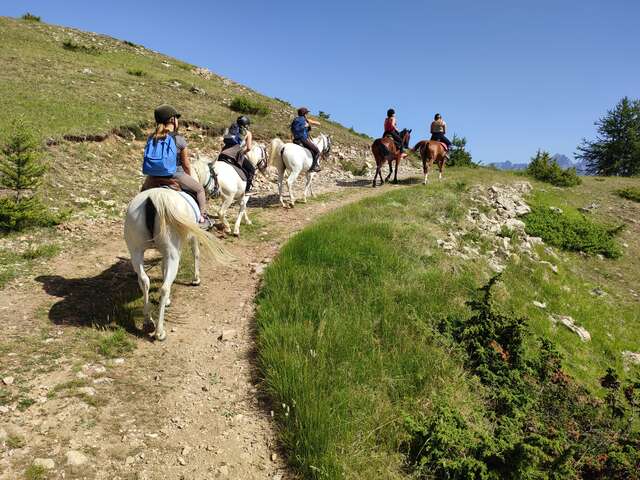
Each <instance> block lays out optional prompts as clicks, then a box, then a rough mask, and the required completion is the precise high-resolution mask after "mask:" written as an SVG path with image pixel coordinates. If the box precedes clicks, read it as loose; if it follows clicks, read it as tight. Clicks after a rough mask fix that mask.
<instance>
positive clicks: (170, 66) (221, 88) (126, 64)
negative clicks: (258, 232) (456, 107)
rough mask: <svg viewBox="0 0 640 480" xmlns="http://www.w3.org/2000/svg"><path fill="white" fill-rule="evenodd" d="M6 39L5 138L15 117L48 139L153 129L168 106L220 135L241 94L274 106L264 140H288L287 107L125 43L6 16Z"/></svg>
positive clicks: (263, 122)
mask: <svg viewBox="0 0 640 480" xmlns="http://www.w3.org/2000/svg"><path fill="white" fill-rule="evenodd" d="M0 36H1V37H2V40H3V48H2V51H1V52H0V62H1V63H2V65H3V68H2V71H0V108H2V111H3V112H4V115H3V116H2V118H1V119H0V137H3V136H4V135H6V133H7V131H8V128H9V126H10V123H11V121H12V119H13V118H14V117H15V116H24V117H25V118H26V119H27V120H28V121H29V122H30V123H31V124H33V125H34V126H35V127H36V128H37V129H38V130H39V132H40V133H41V135H42V136H43V137H45V138H54V139H59V138H61V137H63V136H64V135H96V134H105V133H108V132H111V131H113V130H114V129H117V128H119V127H123V126H135V125H141V124H142V125H145V124H149V122H150V121H151V120H152V112H153V109H154V108H155V107H156V106H157V105H158V104H160V103H163V102H167V103H172V104H174V105H175V106H176V107H177V108H178V109H179V110H180V111H181V112H182V113H183V117H184V118H185V119H186V120H188V121H193V122H198V123H200V124H203V125H205V126H207V127H210V128H213V130H214V131H215V132H216V133H219V132H220V131H221V130H222V129H223V128H224V127H226V126H228V124H229V122H231V121H232V120H233V119H235V118H236V117H237V115H238V114H237V113H236V112H233V111H232V110H231V109H230V108H229V105H230V104H231V102H232V100H233V98H234V97H236V96H245V97H248V98H250V99H252V100H255V101H258V102H260V103H261V104H263V105H264V106H266V107H267V108H268V109H269V113H268V114H266V115H264V116H254V127H253V129H254V131H255V133H256V134H257V136H258V137H260V138H265V139H266V138H272V137H274V136H276V135H278V136H283V137H284V136H288V125H289V123H290V119H291V118H292V117H293V113H294V108H293V106H291V105H289V104H288V103H286V102H284V101H281V100H276V99H272V98H269V97H266V96H264V95H260V94H259V93H257V92H254V91H253V90H251V89H249V88H247V87H244V86H242V85H240V84H238V83H236V82H234V81H232V80H229V79H226V78H223V77H220V76H218V75H216V74H215V73H212V72H209V71H208V70H206V69H199V68H197V67H196V66H194V65H190V64H187V63H185V62H182V61H180V60H177V59H174V58H170V57H167V56H165V55H162V54H160V53H156V52H153V51H151V50H148V49H146V48H144V47H143V46H140V45H134V44H132V43H130V42H128V41H126V39H122V40H118V39H114V38H111V37H107V36H104V35H98V34H94V33H88V32H82V31H79V30H76V29H72V28H66V27H59V26H54V25H48V24H45V23H40V22H32V21H23V20H16V19H12V18H7V17H0ZM322 131H323V132H325V133H327V134H331V135H333V136H334V137H335V139H336V141H337V142H338V143H341V144H344V145H358V146H362V145H364V144H366V143H367V142H366V140H365V139H363V138H361V137H359V136H358V135H354V134H353V133H350V132H349V131H348V130H347V129H345V128H343V127H341V126H340V125H338V124H336V123H335V122H331V121H323V127H322Z"/></svg>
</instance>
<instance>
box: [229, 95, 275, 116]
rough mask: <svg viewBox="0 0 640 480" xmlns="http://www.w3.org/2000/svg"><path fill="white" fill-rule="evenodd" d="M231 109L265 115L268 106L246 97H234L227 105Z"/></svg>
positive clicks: (267, 111)
mask: <svg viewBox="0 0 640 480" xmlns="http://www.w3.org/2000/svg"><path fill="white" fill-rule="evenodd" d="M229 108H231V110H233V111H234V112H239V113H247V114H251V115H267V114H268V113H269V107H267V106H266V105H263V104H262V103H260V102H258V101H256V100H252V99H251V98H248V97H235V98H234V99H233V101H232V102H231V105H230V106H229Z"/></svg>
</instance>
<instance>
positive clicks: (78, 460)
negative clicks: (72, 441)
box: [67, 450, 89, 466]
mask: <svg viewBox="0 0 640 480" xmlns="http://www.w3.org/2000/svg"><path fill="white" fill-rule="evenodd" d="M88 460H89V459H88V458H87V456H86V455H85V454H84V453H82V452H78V451H77V450H69V451H68V452H67V465H71V466H79V465H84V464H85V463H87V461H88Z"/></svg>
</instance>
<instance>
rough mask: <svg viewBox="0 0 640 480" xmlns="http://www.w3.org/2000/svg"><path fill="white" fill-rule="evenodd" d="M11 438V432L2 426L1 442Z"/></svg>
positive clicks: (0, 431)
mask: <svg viewBox="0 0 640 480" xmlns="http://www.w3.org/2000/svg"><path fill="white" fill-rule="evenodd" d="M7 438H9V434H8V433H7V431H6V430H5V429H4V428H0V443H2V442H5V441H6V440H7Z"/></svg>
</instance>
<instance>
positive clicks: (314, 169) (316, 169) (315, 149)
mask: <svg viewBox="0 0 640 480" xmlns="http://www.w3.org/2000/svg"><path fill="white" fill-rule="evenodd" d="M302 144H303V145H304V146H305V147H306V148H308V149H309V150H310V151H311V156H312V158H313V161H312V162H311V168H310V169H309V171H310V172H319V171H320V168H319V167H318V157H320V150H318V147H316V144H315V143H313V142H312V141H311V140H309V139H308V138H307V139H305V140H302Z"/></svg>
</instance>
